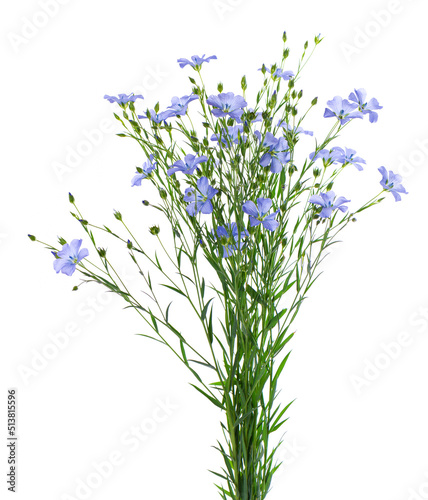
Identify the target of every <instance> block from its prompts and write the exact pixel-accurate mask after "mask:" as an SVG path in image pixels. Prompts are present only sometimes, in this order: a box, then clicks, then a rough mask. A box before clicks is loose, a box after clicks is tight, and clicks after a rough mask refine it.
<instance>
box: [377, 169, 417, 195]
mask: <svg viewBox="0 0 428 500" xmlns="http://www.w3.org/2000/svg"><path fill="white" fill-rule="evenodd" d="M378 170H379V172H380V173H381V174H382V180H381V181H380V185H381V186H382V187H383V189H385V190H386V191H390V192H391V193H392V195H393V196H394V198H395V201H401V196H400V193H402V194H409V193H408V192H407V191H406V189H405V187H404V186H403V185H402V184H401V181H402V180H403V179H402V177H401V175H398V174H394V172H393V171H392V170H390V171H389V172H388V171H387V170H386V168H385V167H380V168H378Z"/></svg>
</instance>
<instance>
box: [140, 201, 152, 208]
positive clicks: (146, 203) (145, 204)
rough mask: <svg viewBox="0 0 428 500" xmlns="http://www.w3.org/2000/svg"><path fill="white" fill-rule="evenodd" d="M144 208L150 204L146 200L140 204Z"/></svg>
mask: <svg viewBox="0 0 428 500" xmlns="http://www.w3.org/2000/svg"><path fill="white" fill-rule="evenodd" d="M141 203H142V204H143V205H144V206H145V207H148V206H149V205H150V203H149V202H148V201H147V200H143V201H142V202H141Z"/></svg>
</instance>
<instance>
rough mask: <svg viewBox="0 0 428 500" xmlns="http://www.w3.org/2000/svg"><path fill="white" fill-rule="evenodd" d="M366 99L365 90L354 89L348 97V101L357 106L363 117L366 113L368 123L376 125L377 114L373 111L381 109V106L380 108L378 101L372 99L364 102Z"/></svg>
mask: <svg viewBox="0 0 428 500" xmlns="http://www.w3.org/2000/svg"><path fill="white" fill-rule="evenodd" d="M366 98H367V92H366V90H365V89H358V90H357V89H354V92H351V93H350V94H349V97H348V99H349V100H350V101H353V102H356V103H357V104H358V109H359V111H361V113H363V115H366V114H367V113H368V115H369V121H370V123H376V122H377V119H378V114H377V113H376V111H375V109H382V108H383V106H380V105H379V102H378V100H377V99H375V98H374V97H373V98H372V99H370V101H369V102H367V101H366Z"/></svg>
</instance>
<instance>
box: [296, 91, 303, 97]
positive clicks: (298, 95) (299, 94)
mask: <svg viewBox="0 0 428 500" xmlns="http://www.w3.org/2000/svg"><path fill="white" fill-rule="evenodd" d="M302 96H303V90H300V92H299V93H298V94H297V97H298V98H299V99H301V98H302Z"/></svg>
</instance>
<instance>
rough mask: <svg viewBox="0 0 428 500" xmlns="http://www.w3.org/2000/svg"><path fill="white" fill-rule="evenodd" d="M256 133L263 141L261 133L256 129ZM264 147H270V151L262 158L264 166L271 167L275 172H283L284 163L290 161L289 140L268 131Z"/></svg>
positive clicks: (261, 163)
mask: <svg viewBox="0 0 428 500" xmlns="http://www.w3.org/2000/svg"><path fill="white" fill-rule="evenodd" d="M254 135H255V136H256V137H257V139H258V140H259V141H261V139H262V136H261V133H260V132H259V131H258V130H256V131H255V132H254ZM263 147H268V148H269V151H267V152H266V153H264V154H263V156H262V157H261V158H260V165H261V166H262V167H269V166H270V171H271V172H272V173H274V174H277V173H278V172H281V170H282V168H283V165H285V164H286V163H288V162H289V161H290V152H289V151H288V142H287V141H286V140H285V139H284V137H279V138H276V137H275V136H274V135H273V134H272V133H271V132H266V135H265V137H264V140H263Z"/></svg>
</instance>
